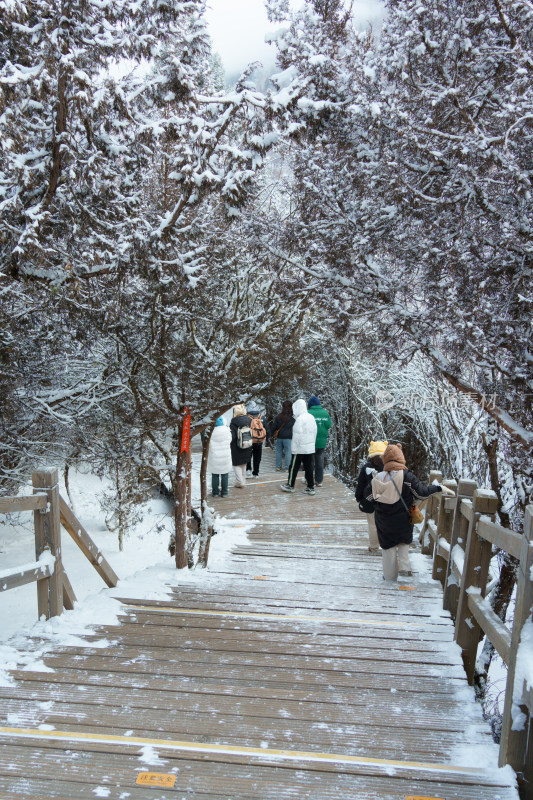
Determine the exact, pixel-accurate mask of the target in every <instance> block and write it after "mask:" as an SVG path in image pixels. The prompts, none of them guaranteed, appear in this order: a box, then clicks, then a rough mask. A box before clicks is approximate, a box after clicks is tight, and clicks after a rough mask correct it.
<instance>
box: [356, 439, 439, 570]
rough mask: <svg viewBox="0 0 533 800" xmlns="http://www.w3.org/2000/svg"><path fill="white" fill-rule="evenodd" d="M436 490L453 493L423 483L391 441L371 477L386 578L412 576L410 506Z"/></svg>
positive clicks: (436, 485)
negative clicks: (380, 470) (376, 473)
mask: <svg viewBox="0 0 533 800" xmlns="http://www.w3.org/2000/svg"><path fill="white" fill-rule="evenodd" d="M435 492H444V494H450V495H453V492H452V491H451V490H450V489H448V488H447V487H446V486H440V485H439V484H433V485H431V486H424V485H423V484H422V483H420V481H419V480H418V478H417V477H415V475H413V473H412V472H409V470H407V469H406V465H405V457H404V455H403V452H402V448H401V446H400V445H397V444H389V445H387V448H386V449H385V452H384V453H383V471H382V472H380V473H379V474H378V475H376V476H375V477H374V478H372V498H373V500H374V502H375V512H374V515H375V521H376V528H377V531H378V539H379V545H380V547H381V549H382V550H383V577H384V579H385V580H386V581H395V580H396V578H397V577H398V575H407V576H410V575H412V574H413V573H412V572H411V564H410V562H409V545H410V544H411V542H412V541H413V526H412V524H411V520H410V517H409V511H410V509H411V506H412V505H413V503H414V502H415V501H416V500H422V499H423V498H425V497H429V496H430V495H432V494H435Z"/></svg>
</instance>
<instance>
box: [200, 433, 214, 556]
mask: <svg viewBox="0 0 533 800" xmlns="http://www.w3.org/2000/svg"><path fill="white" fill-rule="evenodd" d="M213 430H214V425H210V426H209V427H208V428H206V431H205V436H204V437H203V439H202V465H201V467H200V492H201V501H202V523H201V529H200V531H201V536H200V550H199V553H198V563H199V564H200V566H201V567H207V560H208V558H209V545H210V544H211V537H212V535H213V523H212V517H211V512H210V510H209V507H208V505H207V456H208V453H209V442H210V441H211V434H212V433H213Z"/></svg>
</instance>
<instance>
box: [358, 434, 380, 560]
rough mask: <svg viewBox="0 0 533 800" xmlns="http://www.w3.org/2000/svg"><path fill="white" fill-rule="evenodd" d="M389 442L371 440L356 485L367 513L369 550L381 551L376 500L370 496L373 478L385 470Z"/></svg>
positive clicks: (361, 508)
mask: <svg viewBox="0 0 533 800" xmlns="http://www.w3.org/2000/svg"><path fill="white" fill-rule="evenodd" d="M387 444H388V442H370V447H369V448H368V458H367V461H366V464H363V466H362V467H361V470H360V472H359V477H358V478H357V486H356V487H355V499H356V500H357V502H358V503H359V508H360V510H361V511H362V512H363V513H364V514H366V519H367V522H368V552H369V553H372V554H376V555H377V554H378V553H379V541H378V532H377V529H376V522H375V520H374V501H373V500H369V499H368V498H369V497H370V496H371V495H372V478H373V477H374V476H375V475H377V474H378V472H381V471H382V470H383V459H382V458H381V457H382V455H383V453H384V452H385V448H386V447H387Z"/></svg>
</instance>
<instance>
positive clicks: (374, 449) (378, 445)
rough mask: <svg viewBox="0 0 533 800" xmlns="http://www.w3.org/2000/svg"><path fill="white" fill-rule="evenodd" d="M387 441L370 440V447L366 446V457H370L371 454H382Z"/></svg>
mask: <svg viewBox="0 0 533 800" xmlns="http://www.w3.org/2000/svg"><path fill="white" fill-rule="evenodd" d="M387 445H388V442H370V447H369V448H368V457H369V458H372V456H382V455H383V453H384V452H385V450H386V448H387Z"/></svg>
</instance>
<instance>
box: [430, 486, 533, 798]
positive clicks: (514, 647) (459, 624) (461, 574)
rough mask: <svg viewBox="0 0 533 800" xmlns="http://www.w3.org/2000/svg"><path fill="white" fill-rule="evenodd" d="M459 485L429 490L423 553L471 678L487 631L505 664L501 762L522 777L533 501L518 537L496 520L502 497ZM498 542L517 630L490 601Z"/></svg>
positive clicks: (529, 708) (531, 703) (532, 715)
mask: <svg viewBox="0 0 533 800" xmlns="http://www.w3.org/2000/svg"><path fill="white" fill-rule="evenodd" d="M434 474H435V473H431V476H433V475H434ZM444 483H447V484H448V485H450V482H447V481H444ZM456 488H457V492H456V497H455V498H449V497H445V496H444V495H442V494H440V495H439V494H434V495H432V497H433V498H434V501H433V504H432V505H431V506H429V507H428V513H427V514H426V522H425V524H424V530H423V534H424V535H425V537H426V538H425V539H424V540H423V541H422V535H423V534H421V542H422V547H423V552H428V553H430V554H432V557H433V577H434V578H435V579H438V580H440V581H441V583H442V586H443V594H444V597H443V606H444V608H446V609H448V610H449V611H450V613H451V614H452V617H453V618H454V620H455V639H456V641H457V643H458V644H459V646H460V647H461V650H462V656H463V663H464V666H465V670H466V674H467V678H468V681H469V683H473V680H474V670H475V662H476V654H477V648H478V645H479V641H480V638H481V635H482V634H485V635H486V636H487V638H488V639H489V640H490V641H491V643H492V644H493V646H494V648H495V649H496V651H497V652H498V653H499V654H500V656H501V658H502V659H503V661H504V662H505V664H506V665H507V667H508V671H507V685H506V691H505V705H504V712H503V723H502V733H501V740H500V766H504V765H505V764H511V766H512V767H513V768H514V769H515V771H516V772H517V773H518V774H519V775H524V774H525V773H526V772H527V771H528V770H530V769H531V767H530V766H528V765H530V764H531V763H532V762H533V742H531V741H530V739H531V737H530V736H529V735H528V731H529V728H530V726H531V720H532V719H533V687H531V686H529V685H527V683H526V681H525V680H524V679H523V675H522V674H521V673H519V677H518V676H517V680H519V681H521V682H522V684H523V685H515V676H516V660H517V653H518V650H519V646H520V638H521V634H522V630H523V628H524V625H525V624H526V622H528V621H530V620H531V619H532V612H533V506H528V507H527V508H526V511H525V515H524V532H523V534H519V533H517V532H516V531H511V530H508V529H507V528H504V527H502V526H501V525H499V524H498V523H497V522H496V521H495V519H494V518H495V515H496V512H497V505H498V500H497V496H496V494H495V493H494V492H491V491H488V490H483V489H479V488H478V487H477V484H475V483H474V482H473V481H466V480H461V481H459V483H458V484H456ZM493 545H494V546H496V547H498V548H500V549H501V550H504V551H505V552H507V553H509V554H510V555H512V556H513V557H514V558H515V559H517V561H518V562H519V566H518V582H517V593H516V606H515V614H514V620H513V626H512V629H509V627H507V626H506V625H505V624H504V623H503V622H502V620H501V619H500V618H499V617H498V616H497V615H496V614H495V613H494V611H493V610H492V608H491V606H490V604H489V602H488V600H486V599H485V594H486V591H487V580H488V575H489V565H490V561H491V557H492V547H493ZM528 787H529V788H526V790H525V791H526V794H525V795H524V797H525V798H527V800H533V788H532V786H531V782H530V783H529V784H528Z"/></svg>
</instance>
